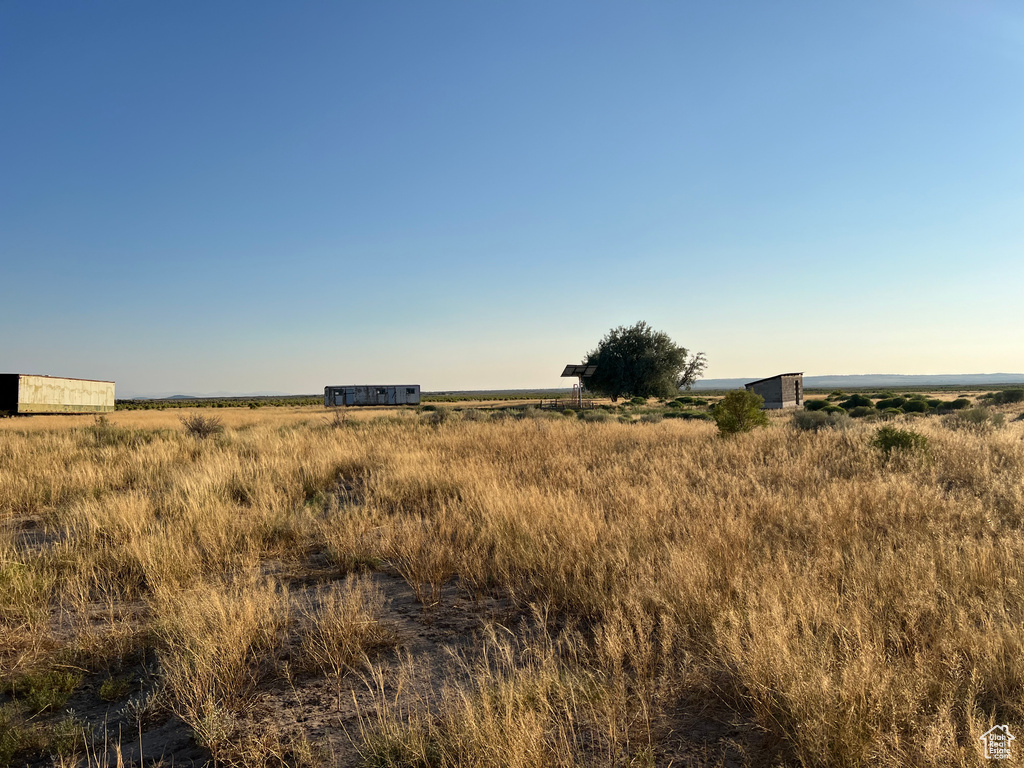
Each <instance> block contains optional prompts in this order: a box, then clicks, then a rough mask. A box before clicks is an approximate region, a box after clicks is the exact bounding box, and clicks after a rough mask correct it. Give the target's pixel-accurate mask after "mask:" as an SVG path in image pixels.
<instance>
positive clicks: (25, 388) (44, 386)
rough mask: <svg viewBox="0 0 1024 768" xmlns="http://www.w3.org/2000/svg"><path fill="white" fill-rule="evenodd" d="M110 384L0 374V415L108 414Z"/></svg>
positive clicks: (111, 401)
mask: <svg viewBox="0 0 1024 768" xmlns="http://www.w3.org/2000/svg"><path fill="white" fill-rule="evenodd" d="M113 410H114V382H112V381H93V380H92V379H64V378H59V377H57V376H28V375H24V374H20V373H0V412H6V413H10V414H23V413H109V412H110V411H113Z"/></svg>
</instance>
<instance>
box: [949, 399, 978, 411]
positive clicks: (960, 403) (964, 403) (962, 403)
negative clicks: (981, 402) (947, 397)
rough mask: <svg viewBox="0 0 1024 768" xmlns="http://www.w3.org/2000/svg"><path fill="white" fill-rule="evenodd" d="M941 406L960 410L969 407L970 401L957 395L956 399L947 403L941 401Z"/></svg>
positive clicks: (951, 409)
mask: <svg viewBox="0 0 1024 768" xmlns="http://www.w3.org/2000/svg"><path fill="white" fill-rule="evenodd" d="M942 407H943V408H944V409H946V410H950V411H962V410H963V409H964V408H970V407H971V401H970V400H968V399H967V398H966V397H958V398H957V399H956V400H953V401H951V402H948V403H943V405H942Z"/></svg>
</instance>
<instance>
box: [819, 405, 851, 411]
mask: <svg viewBox="0 0 1024 768" xmlns="http://www.w3.org/2000/svg"><path fill="white" fill-rule="evenodd" d="M821 410H822V412H823V413H846V409H845V408H843V407H842V406H841V405H826V406H825V407H824V408H822V409H821Z"/></svg>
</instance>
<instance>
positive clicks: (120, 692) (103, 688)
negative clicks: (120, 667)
mask: <svg viewBox="0 0 1024 768" xmlns="http://www.w3.org/2000/svg"><path fill="white" fill-rule="evenodd" d="M132 687H133V686H132V679H131V678H130V677H124V676H122V677H108V678H107V679H106V680H104V681H103V683H102V685H100V690H99V694H100V698H101V699H103V701H117V700H118V699H123V698H124V697H125V696H127V695H128V694H129V693H131V692H132Z"/></svg>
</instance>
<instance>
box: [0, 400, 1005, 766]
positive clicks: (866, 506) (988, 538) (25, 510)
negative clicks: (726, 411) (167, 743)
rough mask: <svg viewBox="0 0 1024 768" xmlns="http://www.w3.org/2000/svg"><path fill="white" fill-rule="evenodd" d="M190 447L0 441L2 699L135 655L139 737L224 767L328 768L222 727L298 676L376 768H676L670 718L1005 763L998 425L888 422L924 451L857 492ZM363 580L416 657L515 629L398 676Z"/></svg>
mask: <svg viewBox="0 0 1024 768" xmlns="http://www.w3.org/2000/svg"><path fill="white" fill-rule="evenodd" d="M216 415H217V416H218V417H220V418H222V419H223V423H224V424H225V426H226V427H227V430H226V432H225V433H224V434H223V435H215V436H212V437H210V438H208V439H205V440H199V439H195V438H192V437H189V436H188V435H186V434H185V433H184V432H183V430H182V428H181V424H180V422H179V417H180V416H181V413H180V412H174V413H168V412H159V411H139V412H131V413H126V414H117V415H115V416H113V417H112V418H111V419H110V420H109V422H110V423H108V424H107V425H105V426H96V425H94V424H93V422H92V421H91V420H88V421H85V420H82V419H78V418H71V419H68V418H66V417H62V418H61V419H59V420H56V421H55V420H53V419H50V418H49V417H43V418H40V419H38V420H37V419H31V420H16V421H15V420H12V421H9V422H5V423H3V425H2V429H0V520H3V521H5V524H4V526H3V528H2V533H0V664H2V667H0V669H2V672H3V676H4V678H5V680H7V681H17V680H19V679H22V678H24V676H25V675H28V674H30V673H33V672H36V671H38V670H45V669H52V668H56V667H58V666H60V665H65V666H67V665H72V666H74V667H75V668H76V669H80V670H82V672H83V674H89V673H90V672H92V671H95V670H99V669H101V668H106V667H109V666H110V665H111V664H115V663H117V662H118V660H121V659H126V658H128V657H130V656H131V655H132V654H137V653H139V652H146V651H147V649H149V651H150V652H155V653H156V654H158V656H159V659H160V672H159V674H160V678H161V685H162V686H163V688H162V690H163V691H164V693H163V695H164V696H166V698H167V708H168V710H172V711H174V712H177V713H178V714H179V715H180V716H181V717H182V718H183V719H184V720H185V721H186V722H187V723H188V724H189V725H190V726H191V727H192V728H193V730H194V731H195V733H196V737H197V739H198V740H199V741H200V742H201V743H202V744H204V745H206V746H207V747H208V748H209V749H210V750H211V754H213V755H214V757H216V758H217V759H218V760H219V761H222V762H224V761H227V762H231V761H234V762H239V763H245V764H254V763H259V762H261V761H263V762H266V763H267V764H270V763H273V762H275V761H277V762H278V763H280V762H282V761H283V762H285V763H289V764H293V763H303V764H313V763H322V762H324V761H327V762H330V761H332V760H335V759H342V758H338V757H337V756H334V757H328V756H327V755H328V753H319V752H317V751H316V750H312V749H310V748H308V742H307V741H303V739H304V738H305V736H304V734H303V733H301V729H300V731H299V732H298V733H294V734H292V735H291V737H290V738H294V739H297V741H293V742H291V743H293V744H299V745H301V744H307V747H302V748H299V747H294V746H293V747H288V748H285V747H282V746H281V745H282V744H283V743H284V742H282V741H281V739H279V738H278V737H277V736H275V737H274V739H276V740H271V741H261V740H259V739H256V738H255V737H254V736H253V733H254V731H251V730H250V731H249V732H248V735H246V732H245V729H243V728H241V726H240V725H239V723H240V722H242V719H244V718H250V715H248V714H246V712H247V709H248V707H249V705H250V704H251V702H252V701H253V698H254V697H255V696H258V695H261V692H264V691H266V690H267V689H268V688H269V687H273V686H275V685H276V686H279V687H280V686H285V687H286V686H287V685H289V684H291V685H295V684H296V683H295V682H294V679H295V678H294V676H295V675H296V674H305V675H314V676H316V675H319V676H326V677H329V678H331V679H332V680H333V681H334V682H332V685H335V684H338V685H340V684H341V683H338V682H337V681H341V680H344V681H345V685H348V686H350V687H351V689H352V691H353V692H354V694H353V695H355V692H356V691H362V692H363V693H362V694H360V695H362V696H363V698H362V699H361V700H360V702H359V704H358V713H357V718H358V720H357V722H358V727H357V728H356V729H354V731H353V738H354V739H355V741H356V757H355V758H353V759H355V760H356V761H357V762H358V763H359V764H365V765H374V766H396V767H397V766H410V767H411V766H453V767H454V766H485V765H506V766H524V767H525V766H561V765H565V766H570V765H584V764H585V765H608V766H619V765H653V764H659V765H661V764H664V765H668V764H669V762H670V761H671V760H672V759H675V760H676V764H687V763H686V761H687V760H690V761H693V762H692V764H700V760H702V759H703V758H696V757H694V756H693V755H694V754H696V753H690V752H686V748H685V745H684V747H680V746H679V743H680V739H683V741H685V740H686V738H685V737H686V734H685V733H684V734H680V733H678V732H677V731H678V728H679V727H680V726H679V723H681V722H684V720H685V718H684V714H686V713H688V712H690V710H692V709H693V706H694V702H706V703H707V705H708V706H709V707H713V708H714V709H715V711H716V712H719V713H720V712H726V713H728V714H729V716H730V717H732V718H734V719H735V720H736V721H737V722H743V723H748V724H749V725H750V728H751V729H752V731H751V732H755V733H756V734H758V738H757V739H755V740H753V741H750V742H749V743H748V744H747V745H746V747H745V749H746V751H747V755H746V758H743V757H742V756H740V757H736V756H735V755H736V754H739V753H736V752H728V755H731V756H728V757H727V758H726V757H723V758H722V759H723V760H726V762H728V761H729V760H735V761H738V763H740V764H742V762H743V760H744V759H745V760H747V761H748V762H749V763H750V764H754V765H756V764H762V763H763V764H771V763H784V764H795V765H805V766H815V765H822V766H860V765H882V766H904V765H922V766H924V765H930V766H940V765H941V766H946V765H952V766H958V765H959V766H967V765H980V764H981V763H982V762H984V761H983V759H982V758H981V753H980V742H979V740H978V737H979V736H980V735H981V733H983V732H984V731H985V730H987V729H988V728H989V727H990V726H991V725H993V724H996V723H1009V724H1010V727H1011V730H1013V729H1014V727H1015V725H1014V724H1016V726H1017V727H1020V728H1022V729H1024V588H1022V586H1024V585H1022V577H1024V573H1022V570H1024V557H1022V555H1024V537H1022V535H1021V531H1022V524H1024V479H1022V478H1024V425H1022V424H1021V423H1012V424H1009V425H1007V426H1006V427H1005V428H1003V429H999V430H996V431H994V432H992V433H990V434H973V433H965V432H954V431H951V430H948V429H946V428H944V427H942V426H941V424H940V423H938V422H937V421H936V420H931V419H929V420H923V419H921V420H916V421H914V423H913V425H914V428H915V429H918V430H920V431H922V432H923V433H925V434H926V435H927V436H928V438H929V441H930V451H929V452H928V453H927V454H921V455H916V456H899V455H898V456H895V457H893V458H892V459H889V460H884V459H883V458H882V456H881V454H880V453H879V452H878V451H877V450H875V449H874V448H872V446H871V438H872V436H873V435H874V429H875V428H874V427H873V426H871V425H856V426H854V427H853V428H852V429H850V430H848V431H844V432H838V431H823V432H819V433H806V432H798V431H795V430H793V429H791V428H789V427H788V426H787V425H786V424H785V423H784V422H782V421H778V420H776V421H775V422H774V423H773V425H772V426H771V427H770V428H768V429H765V430H761V431H759V432H755V433H752V434H749V435H740V436H738V437H736V438H732V439H722V438H720V437H718V436H717V434H716V432H715V430H714V427H713V425H708V424H706V423H694V422H679V421H671V422H670V421H665V422H662V423H660V424H619V423H605V424H588V423H583V422H579V421H576V420H570V419H565V418H559V417H552V418H539V419H527V420H521V421H517V420H511V419H505V420H501V421H488V420H482V421H481V420H477V421H469V420H461V419H459V418H457V417H456V418H453V419H452V420H450V421H448V422H446V423H444V424H440V425H431V424H428V423H425V421H424V420H423V419H421V418H420V417H419V416H418V415H417V414H415V413H414V412H403V413H400V414H397V415H394V416H389V417H387V418H384V419H380V418H379V417H378V418H377V419H376V420H367V418H368V417H361V418H359V419H351V420H349V421H348V422H346V423H341V424H335V423H331V419H330V418H329V415H327V414H325V413H323V412H320V411H317V410H316V409H264V410H260V411H256V412H253V411H248V410H245V411H241V410H239V411H234V410H231V409H224V410H223V411H219V412H217V413H216ZM12 424H14V425H16V426H17V428H14V427H12V426H11V425H12ZM25 425H27V428H26V427H25ZM361 571H362V572H374V571H376V572H379V573H383V574H388V573H390V574H400V575H401V577H402V578H403V579H405V580H406V582H408V585H409V589H410V590H411V592H412V593H413V594H415V596H416V597H417V599H418V600H419V601H420V602H421V603H422V609H421V610H422V614H423V621H424V626H428V625H429V622H430V621H431V618H430V617H431V616H432V611H436V610H438V609H439V607H443V605H444V602H445V601H446V600H449V601H451V600H453V599H454V598H453V597H452V596H451V595H453V594H455V591H453V589H452V588H453V585H454V587H455V588H457V591H458V592H459V593H461V594H462V595H464V596H466V597H467V598H471V599H472V600H485V599H501V600H505V601H508V602H509V604H510V605H512V606H514V607H517V608H518V609H519V610H521V612H522V613H521V617H522V619H521V621H520V620H517V621H516V622H515V623H511V624H509V623H507V622H506V623H505V625H502V624H500V623H488V622H486V621H483V620H481V621H480V622H479V626H478V628H477V629H478V634H477V635H475V637H476V639H475V640H472V641H467V642H466V643H464V644H463V645H462V646H460V649H459V650H458V651H457V652H456V653H454V655H453V656H452V657H451V661H450V666H449V667H448V671H447V672H446V673H445V674H444V675H441V676H436V675H435V676H434V677H429V676H424V675H423V674H419V673H418V671H417V665H418V664H421V662H422V660H420V659H418V657H417V655H416V651H415V648H416V647H418V646H417V645H416V642H415V638H410V637H404V639H403V638H400V637H399V635H398V634H396V633H395V632H394V631H393V630H392V628H391V627H390V625H389V619H388V616H389V613H388V610H389V609H388V607H387V596H386V595H384V594H382V593H381V591H380V587H379V586H375V584H374V583H372V582H371V581H370V580H369V578H370V577H369V576H367V575H366V574H365V573H364V574H362V575H360V572H361ZM311 578H312V579H315V580H316V582H315V586H314V587H312V588H310V587H308V586H307V584H306V581H305V580H306V579H311ZM446 590H447V591H446ZM446 596H447V597H446ZM396 642H398V643H399V644H400V645H401V644H404V645H406V646H407V650H406V651H404V658H405V662H404V663H403V664H398V662H397V661H395V660H394V657H393V656H392V655H391V652H390V651H388V650H387V649H388V648H390V647H391V646H393V645H394V644H395V643H396ZM140 649H141V650H140ZM422 663H425V662H422ZM289 681H291V682H289ZM367 684H368V685H367ZM366 696H369V697H370V698H369V699H368V700H367V699H366V698H365V697H366ZM325 706H337V707H340V706H341V704H340V702H339V703H338V704H336V705H326V704H325ZM243 716H244V717H243ZM686 717H687V718H690V719H688V720H685V722H692V717H691V715H690V714H686ZM240 718H241V719H240ZM270 725H271V724H267V723H264V724H263V726H262V727H263V728H264V729H265V728H266V727H269V726H270ZM273 725H274V727H277V726H276V724H273ZM11 727H13V726H11ZM268 732H269V731H268ZM339 732H340V731H339ZM275 733H276V731H275ZM708 733H712V736H711V737H710V738H712V739H714V738H718V737H717V736H714V735H713V730H712V731H708ZM705 736H706V734H705ZM2 737H3V735H2V734H0V739H2ZM721 738H722V739H723V740H726V737H725V736H722V737H721ZM694 739H696V737H694ZM705 740H707V738H705ZM260 745H264V746H260ZM267 745H270V746H267ZM705 746H706V747H707V745H705ZM707 748H710V749H711V753H712V756H713V755H716V754H717V755H719V756H722V755H726V753H727V750H725V751H723V750H719V751H715V750H716V749H717V747H716V745H715V744H711V745H710V747H707ZM723 749H724V748H723ZM673 750H676V751H675V752H673ZM680 750H682V751H680ZM705 754H707V753H705ZM261 755H262V757H261ZM2 757H3V749H2V742H0V758H2ZM346 759H347V758H346Z"/></svg>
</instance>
